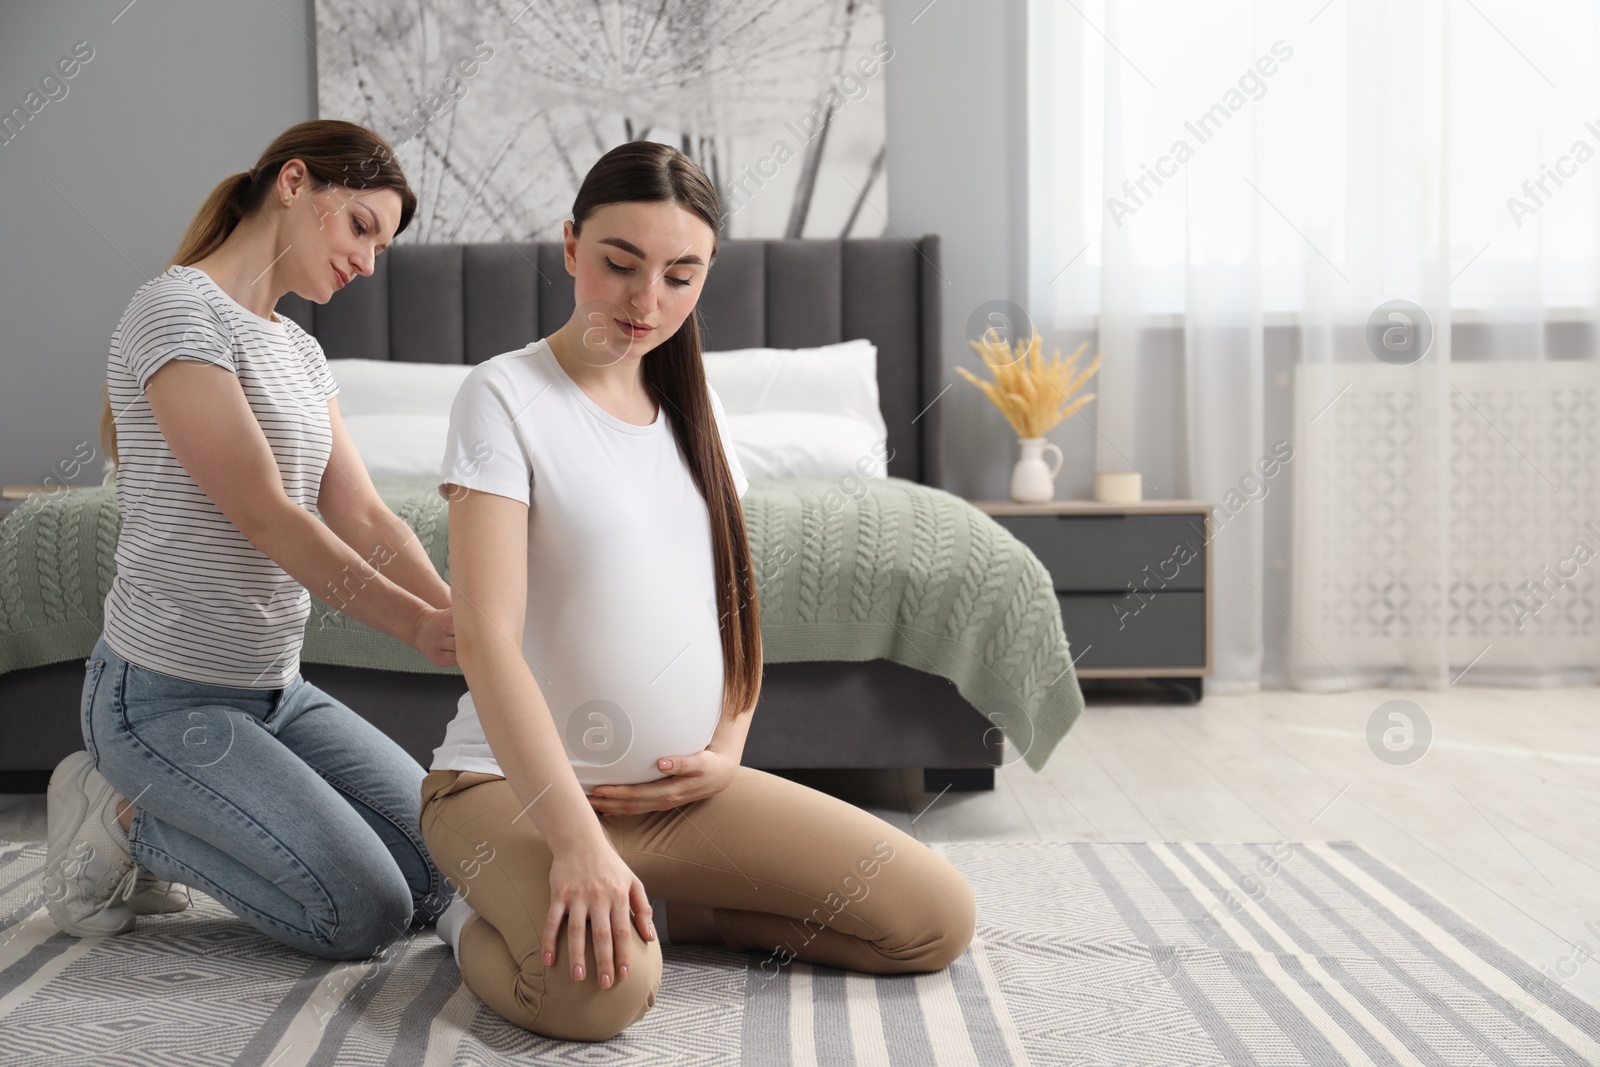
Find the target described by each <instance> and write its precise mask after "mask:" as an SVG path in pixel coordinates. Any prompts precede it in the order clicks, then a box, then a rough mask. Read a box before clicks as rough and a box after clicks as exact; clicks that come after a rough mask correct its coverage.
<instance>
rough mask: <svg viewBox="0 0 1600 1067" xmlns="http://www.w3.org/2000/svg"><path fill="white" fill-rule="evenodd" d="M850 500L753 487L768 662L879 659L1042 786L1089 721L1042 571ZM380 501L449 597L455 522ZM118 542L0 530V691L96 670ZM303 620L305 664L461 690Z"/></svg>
mask: <svg viewBox="0 0 1600 1067" xmlns="http://www.w3.org/2000/svg"><path fill="white" fill-rule="evenodd" d="M856 485H857V486H858V487H857V488H852V489H850V490H848V491H847V490H846V488H845V487H844V486H841V485H840V484H838V483H836V482H835V481H833V480H831V479H820V478H817V479H782V480H770V481H769V480H754V481H752V482H751V484H750V489H749V491H748V492H747V493H746V494H745V496H744V498H743V503H744V511H745V522H746V526H747V529H748V532H749V538H750V548H751V555H752V560H753V562H754V564H755V568H756V591H757V595H758V597H759V598H760V604H761V637H762V644H763V647H764V650H765V661H766V662H768V663H795V662H801V661H809V660H844V661H852V662H862V661H866V660H872V659H888V660H893V661H894V662H896V663H900V664H903V665H905V666H907V667H911V668H913V669H915V670H920V671H925V672H927V673H930V674H937V675H940V676H941V677H944V678H947V679H949V680H950V681H951V682H952V683H953V684H954V685H955V687H956V689H957V691H958V692H959V693H960V694H961V695H962V696H963V697H964V698H966V700H967V701H968V702H969V703H971V704H972V706H973V707H975V708H977V709H978V711H979V712H980V713H982V714H983V715H984V716H986V717H987V718H988V719H989V720H990V721H991V722H993V723H994V724H995V725H996V726H998V727H999V728H1000V729H1001V730H1003V731H1004V732H1005V735H1006V736H1007V737H1008V738H1010V740H1011V741H1012V743H1013V744H1014V745H1016V747H1017V748H1018V749H1019V750H1020V751H1021V752H1022V754H1023V758H1024V759H1025V760H1026V761H1027V763H1028V765H1029V766H1030V767H1032V768H1033V769H1034V770H1036V771H1037V770H1039V769H1040V768H1042V767H1043V766H1044V764H1045V761H1046V760H1047V759H1048V758H1049V756H1050V753H1051V751H1052V750H1054V748H1055V746H1056V745H1057V743H1059V742H1060V740H1061V738H1062V737H1064V736H1065V735H1066V732H1067V730H1068V729H1070V728H1071V726H1072V724H1073V722H1075V721H1076V719H1077V717H1078V714H1079V712H1081V711H1082V710H1083V694H1082V692H1081V691H1080V689H1079V687H1078V678H1077V674H1076V672H1074V670H1073V668H1072V657H1071V655H1070V654H1069V650H1068V646H1067V637H1066V634H1065V632H1064V631H1063V629H1062V625H1061V607H1060V604H1059V603H1058V602H1057V601H1056V596H1055V590H1054V584H1053V583H1052V581H1051V579H1050V575H1049V572H1048V571H1046V570H1045V567H1044V564H1042V563H1041V562H1040V561H1039V558H1038V557H1037V556H1035V555H1034V554H1033V553H1032V552H1031V551H1029V550H1028V548H1027V547H1026V546H1024V545H1023V544H1022V543H1021V542H1019V541H1017V540H1016V538H1014V537H1013V536H1012V535H1011V533H1010V532H1009V531H1007V530H1006V529H1005V528H1004V527H1002V526H1000V525H999V524H998V523H996V522H995V521H994V520H993V519H991V518H990V517H989V516H987V515H985V514H984V513H983V512H981V511H979V510H978V509H977V508H975V507H973V506H972V505H971V504H969V503H968V502H967V501H965V500H963V499H961V498H960V497H957V496H954V495H952V494H950V493H947V492H944V491H943V490H940V489H933V488H930V487H928V486H925V485H921V484H918V483H916V482H912V481H907V480H905V479H902V478H888V479H867V480H863V481H858V482H857V483H856ZM859 486H864V488H859ZM378 491H379V494H380V495H381V496H382V497H383V499H384V501H385V502H386V503H387V504H388V505H389V507H390V508H391V509H392V510H393V511H394V513H395V514H396V515H398V516H400V518H402V519H403V520H405V522H406V523H407V524H408V525H409V526H410V527H411V528H412V529H413V530H415V531H416V533H417V536H418V538H419V539H420V540H421V542H422V546H423V548H424V549H426V550H427V553H428V556H429V558H430V559H432V560H433V564H434V566H435V567H436V568H437V569H438V570H439V573H440V574H442V575H444V576H445V577H446V579H448V578H449V560H448V558H447V555H448V537H447V528H448V507H447V505H446V503H445V501H444V500H443V499H442V498H441V497H440V496H439V494H438V493H437V492H436V491H435V489H434V488H433V485H432V483H431V482H419V481H391V482H380V483H379V484H378ZM120 528H121V519H120V516H119V515H118V513H117V508H116V503H115V501H114V500H113V498H112V491H111V489H110V487H97V488H92V489H76V490H72V491H70V492H57V493H51V494H46V495H42V496H38V497H34V498H33V499H31V500H29V501H28V502H27V503H26V504H24V505H23V506H22V507H20V508H18V509H17V510H16V511H14V512H13V513H12V514H11V515H10V516H9V517H8V518H6V519H5V521H3V522H0V673H4V672H6V671H13V670H20V669H22V668H25V667H34V666H39V665H41V664H46V663H59V662H62V661H66V660H73V659H86V658H87V657H88V655H89V652H90V650H91V649H92V648H93V647H94V643H95V640H96V639H97V638H98V637H99V636H100V631H101V621H102V607H103V605H104V603H105V598H106V593H107V592H108V591H109V589H110V585H111V577H112V574H113V573H114V570H115V561H114V558H113V555H114V552H115V548H116V540H117V533H118V530H119V529H120ZM311 603H312V612H311V617H310V619H309V620H308V622H307V624H306V635H305V644H304V647H303V649H302V651H301V659H302V661H304V662H307V663H329V664H339V665H343V666H350V667H369V668H377V669H381V670H390V671H407V672H416V673H439V674H444V673H457V674H458V673H460V671H459V669H458V668H441V667H435V666H434V665H433V664H431V663H429V662H428V661H427V660H426V659H425V658H423V656H422V655H421V654H420V653H418V652H416V651H415V650H414V649H411V648H409V647H408V646H406V645H404V644H402V643H401V642H399V641H396V640H394V639H393V638H391V637H388V636H386V635H384V634H381V633H379V632H378V631H376V630H373V629H372V628H371V627H368V626H366V625H364V624H362V623H359V622H356V621H355V620H353V619H350V618H349V617H347V616H345V615H342V614H340V613H339V612H338V611H336V610H334V609H333V608H331V607H329V606H327V605H325V604H323V603H322V602H321V601H320V600H318V599H316V598H315V597H313V598H312V602H311Z"/></svg>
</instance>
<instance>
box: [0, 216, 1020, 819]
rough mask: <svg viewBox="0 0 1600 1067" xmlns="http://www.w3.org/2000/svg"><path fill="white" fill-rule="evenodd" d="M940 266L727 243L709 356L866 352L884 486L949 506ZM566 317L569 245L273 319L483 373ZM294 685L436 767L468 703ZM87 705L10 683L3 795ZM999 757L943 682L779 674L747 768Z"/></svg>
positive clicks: (62, 740)
mask: <svg viewBox="0 0 1600 1067" xmlns="http://www.w3.org/2000/svg"><path fill="white" fill-rule="evenodd" d="M938 266H939V238H938V236H937V235H928V236H925V237H922V238H919V239H917V240H915V241H910V240H905V239H902V238H898V237H895V238H836V239H797V240H796V239H787V240H764V239H755V238H745V239H723V240H722V241H721V243H720V247H719V249H718V253H717V261H716V264H715V265H714V267H713V268H712V270H711V272H710V274H709V275H708V276H707V278H706V285H705V291H704V292H703V293H702V295H701V298H700V312H701V320H702V325H703V327H704V332H703V335H702V343H703V345H704V347H705V348H706V349H707V350H711V351H717V350H727V349H734V348H751V347H761V346H767V347H774V348H804V347H811V346H815V345H823V344H831V343H833V342H836V341H843V340H848V339H851V338H857V337H865V338H868V339H870V340H871V341H872V342H873V343H874V344H875V345H876V346H877V349H878V392H879V398H880V400H879V402H880V405H881V407H882V409H883V417H884V420H885V422H886V423H887V424H888V429H889V445H890V447H891V448H892V449H893V450H894V451H893V454H892V458H891V459H890V460H889V464H888V468H889V471H888V472H889V474H890V475H891V476H893V477H897V478H906V479H908V480H911V481H916V482H921V483H922V484H925V485H930V486H934V487H936V488H942V487H943V486H942V466H941V457H940V443H941V442H940V436H941V435H940V427H941V420H940V415H941V410H940V406H939V405H938V404H937V403H935V402H934V401H935V400H936V399H937V398H938V396H939V394H940V391H941V390H942V389H943V382H942V379H943V361H942V358H941V352H940V342H939V337H940V313H939V311H940V309H939V295H940V293H939V286H940V276H939V270H938ZM572 309H573V296H572V279H571V277H570V276H569V275H568V274H567V271H566V267H565V265H564V262H563V255H562V246H561V243H560V242H559V241H539V242H532V243H525V244H469V245H460V244H455V245H452V244H444V245H439V244H434V245H420V244H418V245H411V244H401V245H396V246H395V247H394V248H393V249H391V250H390V251H389V252H388V254H386V255H383V256H380V257H378V259H377V263H376V269H375V272H374V274H373V276H372V277H371V278H370V279H366V280H362V281H360V282H359V283H358V284H357V285H355V286H354V287H353V288H352V289H351V290H350V291H349V292H348V293H341V294H339V295H338V296H336V297H335V298H334V299H333V300H331V301H329V302H328V303H327V304H322V305H314V304H311V303H310V302H308V301H306V300H304V299H302V298H300V297H297V296H289V297H285V298H284V299H283V300H282V301H280V302H279V304H278V310H279V311H280V312H282V313H284V314H287V315H289V316H291V317H292V318H294V319H295V321H297V322H298V323H300V325H301V326H302V327H304V328H305V329H306V330H307V331H308V332H310V333H312V334H313V335H314V336H316V338H317V340H318V341H319V342H320V343H321V345H322V347H323V350H324V351H325V352H326V353H327V355H328V357H329V358H330V359H341V358H345V359H347V358H362V359H393V360H404V361H408V362H417V363H480V362H482V361H483V360H485V359H488V358H490V357H491V356H494V355H497V354H499V353H501V352H508V351H511V350H513V349H518V348H521V347H523V346H524V345H526V344H527V343H528V342H529V341H530V340H533V339H536V338H539V337H544V336H547V335H548V334H550V333H553V332H554V331H555V330H557V329H559V328H560V327H561V325H562V324H563V323H565V322H566V321H567V319H568V318H569V317H570V316H571V314H572ZM300 669H301V673H302V674H303V675H304V676H305V677H306V679H307V680H308V681H310V682H311V683H312V684H314V685H316V686H318V687H319V688H321V689H323V690H325V691H326V692H328V693H330V694H332V695H333V696H335V697H337V698H338V699H339V700H341V701H343V702H345V703H346V704H348V705H349V706H350V707H352V708H354V709H355V710H356V711H358V712H360V713H361V714H362V715H363V716H365V717H366V718H367V719H369V720H370V721H372V722H373V723H374V724H375V725H377V726H378V727H379V728H380V729H382V730H383V731H384V732H385V733H386V734H388V735H389V736H390V737H392V738H394V739H395V741H397V742H398V743H399V744H400V745H401V746H402V747H403V748H405V749H406V751H408V752H410V753H411V755H412V756H414V757H415V758H416V759H417V760H418V761H419V762H421V763H422V764H423V765H424V766H426V765H427V764H428V762H429V761H430V759H431V758H432V752H433V749H434V747H435V746H436V745H437V744H438V743H439V739H440V738H441V737H443V735H444V727H445V724H446V723H447V722H449V720H450V719H451V717H452V716H454V714H455V710H456V699H457V698H458V697H459V696H460V694H461V692H462V680H461V678H460V676H459V675H435V674H412V673H402V672H394V671H377V670H366V669H359V668H352V667H336V666H329V665H325V664H318V663H302V664H301V668H300ZM82 687H83V664H82V663H81V662H77V661H73V662H69V663H58V664H50V665H47V666H43V667H35V668H31V669H29V670H22V671H14V672H11V673H10V674H5V675H0V739H3V743H0V790H4V789H5V788H13V789H20V788H24V787H27V788H34V787H36V788H38V789H40V790H42V789H43V783H44V779H45V776H47V775H48V771H49V768H51V767H53V766H54V765H55V763H56V762H57V761H58V760H60V759H61V758H62V757H63V756H65V755H66V754H67V753H69V752H71V751H73V750H75V749H78V748H81V747H82V739H81V737H80V736H79V727H78V714H77V709H78V706H79V700H80V694H81V690H82ZM41 709H48V713H47V714H46V713H42V712H41ZM1002 743H1003V742H1002V739H1001V738H1000V736H999V731H997V730H994V729H993V728H992V726H991V725H990V723H989V722H988V720H986V719H985V718H984V717H983V716H982V715H981V714H979V712H978V711H977V710H976V709H975V708H973V706H972V705H971V704H969V703H968V702H967V701H966V700H965V699H964V698H963V697H962V696H961V695H960V694H959V693H958V692H957V691H956V688H955V686H954V684H953V683H951V682H949V681H948V680H946V679H944V678H942V677H939V676H937V675H933V674H928V673H925V672H922V671H917V670H913V669H912V668H909V667H905V666H902V665H901V664H898V663H894V662H891V661H889V660H883V659H878V660H870V661H867V662H865V663H845V662H837V661H824V662H810V663H769V664H767V665H766V667H765V672H764V675H763V680H762V690H761V699H760V702H759V703H758V704H757V706H756V711H755V719H754V720H753V721H752V723H751V726H750V734H749V738H748V740H747V741H746V744H745V751H744V759H743V762H744V763H745V764H746V765H747V766H751V767H758V768H761V769H766V770H784V769H791V768H792V769H801V768H886V767H920V768H923V785H924V788H926V789H927V790H928V791H930V792H939V791H941V790H943V789H945V788H946V787H948V788H950V789H953V790H984V789H993V788H994V768H995V767H998V766H999V765H1000V763H1001V760H1002V755H1001V754H1002ZM14 772H23V773H20V774H19V773H14ZM27 772H31V773H27ZM7 779H9V783H10V784H9V785H8V784H7Z"/></svg>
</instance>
